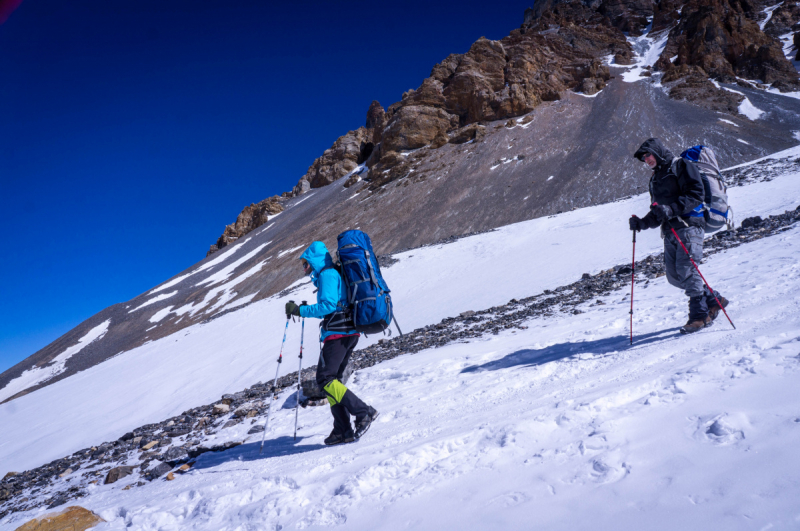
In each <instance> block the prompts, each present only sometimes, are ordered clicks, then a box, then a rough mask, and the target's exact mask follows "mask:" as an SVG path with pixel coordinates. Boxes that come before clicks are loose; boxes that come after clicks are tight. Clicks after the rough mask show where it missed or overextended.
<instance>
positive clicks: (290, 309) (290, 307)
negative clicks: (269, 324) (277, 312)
mask: <svg viewBox="0 0 800 531" xmlns="http://www.w3.org/2000/svg"><path fill="white" fill-rule="evenodd" d="M293 315H296V316H297V317H300V306H298V305H296V304H295V303H294V301H289V302H287V303H286V318H287V319H288V318H289V317H291V316H293Z"/></svg>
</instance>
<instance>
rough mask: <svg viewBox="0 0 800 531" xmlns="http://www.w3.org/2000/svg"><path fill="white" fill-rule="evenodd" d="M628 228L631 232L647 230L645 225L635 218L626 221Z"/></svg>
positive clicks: (641, 220) (642, 221)
mask: <svg viewBox="0 0 800 531" xmlns="http://www.w3.org/2000/svg"><path fill="white" fill-rule="evenodd" d="M628 226H629V227H630V228H631V230H638V231H643V230H644V229H646V228H647V223H645V222H644V220H643V219H641V218H639V217H637V216H631V219H629V220H628Z"/></svg>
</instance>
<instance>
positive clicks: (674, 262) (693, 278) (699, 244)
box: [664, 227, 705, 297]
mask: <svg viewBox="0 0 800 531" xmlns="http://www.w3.org/2000/svg"><path fill="white" fill-rule="evenodd" d="M675 232H677V233H678V236H679V237H680V239H681V241H682V242H683V245H685V246H686V249H687V250H688V251H689V253H690V254H691V255H692V258H693V259H694V261H695V263H696V264H699V263H700V260H702V259H703V235H704V234H705V231H704V230H703V229H702V228H701V227H684V228H682V229H676V230H675ZM664 265H665V266H666V268H667V282H669V283H670V284H672V285H673V286H675V287H676V288H680V289H682V290H683V291H684V292H685V293H686V295H688V296H689V297H699V296H700V295H703V294H704V289H703V288H704V287H705V285H704V283H703V279H702V278H700V275H699V274H698V273H697V270H696V269H695V268H694V266H693V265H692V262H691V261H690V260H689V257H688V256H686V251H684V250H683V247H681V244H680V243H678V241H677V240H676V239H675V235H674V234H672V231H668V232H666V234H665V235H664Z"/></svg>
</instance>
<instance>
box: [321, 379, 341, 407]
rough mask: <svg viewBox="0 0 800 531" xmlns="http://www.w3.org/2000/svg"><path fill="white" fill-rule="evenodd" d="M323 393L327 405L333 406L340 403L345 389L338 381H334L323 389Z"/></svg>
mask: <svg viewBox="0 0 800 531" xmlns="http://www.w3.org/2000/svg"><path fill="white" fill-rule="evenodd" d="M323 389H324V390H325V393H326V394H327V395H328V403H329V404H330V405H332V406H335V405H336V404H338V403H339V402H341V401H342V397H344V394H345V393H346V392H347V387H345V386H344V384H343V383H342V382H340V381H339V380H334V381H332V382H331V383H329V384H328V385H326V386H325V387H324V388H323Z"/></svg>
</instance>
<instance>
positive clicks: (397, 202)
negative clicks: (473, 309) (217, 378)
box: [0, 2, 800, 401]
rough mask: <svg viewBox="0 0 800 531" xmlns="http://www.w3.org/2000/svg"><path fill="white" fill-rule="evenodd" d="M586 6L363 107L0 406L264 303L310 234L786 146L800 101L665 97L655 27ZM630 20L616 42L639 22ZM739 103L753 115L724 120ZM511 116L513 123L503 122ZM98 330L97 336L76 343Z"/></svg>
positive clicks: (396, 223) (545, 205) (556, 201)
mask: <svg viewBox="0 0 800 531" xmlns="http://www.w3.org/2000/svg"><path fill="white" fill-rule="evenodd" d="M537 5H538V4H537ZM602 5H606V8H604V9H606V13H612V11H613V10H611V7H612V6H611V4H602V3H599V4H597V5H596V6H595V8H597V9H595V8H592V7H591V6H590V5H584V4H582V3H580V2H571V3H566V4H565V3H562V4H556V5H555V7H553V8H552V9H550V10H549V11H545V12H544V14H543V15H541V16H540V17H539V18H535V17H533V15H530V13H529V14H528V15H526V22H525V23H524V24H523V26H522V27H520V28H518V29H516V30H514V31H512V32H511V35H509V36H508V37H507V38H505V39H501V40H500V41H490V40H488V39H480V40H479V41H477V42H476V43H475V44H474V45H473V46H472V47H471V48H470V50H469V51H468V52H467V53H465V54H457V55H451V56H449V57H448V58H446V59H445V60H444V61H442V63H440V64H439V65H436V66H435V67H434V69H433V71H432V73H431V76H430V77H429V78H427V79H426V80H424V81H423V83H422V85H421V86H420V87H419V88H418V89H416V90H413V91H408V92H407V93H406V94H405V95H404V97H403V98H402V100H401V101H399V102H397V103H395V104H393V105H390V106H389V107H388V108H387V109H384V108H383V107H382V106H381V105H380V104H378V103H377V102H373V104H372V105H370V107H369V109H368V112H367V119H366V122H365V126H364V127H362V128H360V129H357V130H355V131H352V132H350V133H348V134H347V135H344V137H342V138H340V139H339V140H337V143H336V144H335V146H334V147H332V148H331V149H330V150H328V151H326V154H324V155H323V157H320V159H318V160H317V161H315V163H314V164H313V165H312V166H311V168H310V169H309V172H308V173H307V174H306V176H304V178H303V179H301V180H300V182H299V183H298V185H297V186H296V187H295V189H294V190H293V191H292V192H286V193H284V194H282V196H280V197H277V196H275V197H272V198H269V199H266V200H264V201H262V202H259V203H255V204H252V205H250V206H249V207H247V208H246V209H245V210H244V211H243V212H242V214H240V216H239V218H238V219H237V221H236V223H234V224H232V225H230V226H229V227H228V228H226V229H225V233H224V234H223V235H222V237H221V238H220V239H219V240H218V242H217V244H216V246H217V248H218V249H219V250H218V251H217V252H215V253H214V254H213V255H211V256H207V257H206V258H205V259H204V260H203V261H201V262H199V263H198V264H195V265H194V266H192V267H191V268H189V269H187V270H186V271H183V272H181V273H179V274H177V275H175V276H174V277H173V278H171V279H169V280H167V281H165V282H164V283H162V284H161V285H159V286H157V287H155V288H153V289H152V290H149V291H148V292H146V293H143V294H141V295H140V296H138V297H136V298H134V299H132V300H131V301H128V302H125V303H120V304H116V305H114V306H111V307H109V308H107V309H105V310H103V311H101V312H99V313H98V314H96V315H95V316H92V317H91V318H89V319H87V320H86V321H85V322H84V323H81V324H80V325H79V326H78V327H76V328H75V329H73V330H71V331H70V332H68V333H67V334H65V335H64V336H63V337H61V338H59V339H58V340H57V341H55V342H53V343H52V344H50V345H48V346H47V347H45V348H43V349H41V350H40V351H39V352H37V353H35V354H34V355H32V356H31V357H29V358H27V359H26V360H23V361H22V362H20V363H19V364H17V365H16V366H14V367H12V368H11V369H9V370H7V371H5V372H4V373H3V374H0V401H4V400H11V399H13V398H14V397H18V396H22V395H24V394H26V393H30V392H33V391H35V390H36V389H39V388H41V387H43V386H46V385H50V384H52V383H55V382H57V381H59V380H61V379H63V378H68V377H70V376H71V375H73V374H75V373H77V372H80V371H82V370H85V369H87V368H89V367H92V366H94V365H97V364H98V363H102V362H103V361H105V360H107V359H109V358H111V357H113V356H115V355H117V354H118V353H121V352H125V351H128V350H131V349H133V348H136V347H138V346H140V345H143V344H145V343H148V342H151V341H156V340H158V339H161V338H165V337H167V336H169V335H171V334H174V333H175V332H177V331H179V330H182V329H184V328H185V327H187V326H191V325H192V324H197V323H201V322H204V321H207V320H209V319H213V318H214V317H215V316H218V315H220V314H221V313H223V312H233V311H236V310H238V309H240V308H242V307H243V306H245V305H247V304H250V303H252V302H256V301H259V300H262V299H265V298H268V297H273V296H280V294H281V293H282V292H283V291H284V290H286V289H287V287H288V286H291V285H293V284H294V283H296V282H298V281H299V280H300V279H301V272H300V270H299V268H297V267H296V264H295V262H296V258H297V255H298V254H299V253H300V252H301V251H302V249H303V247H304V246H306V245H308V244H309V243H310V242H311V241H314V240H321V241H324V242H326V243H327V244H328V246H329V248H331V249H335V247H336V235H337V234H338V233H340V232H341V231H343V230H347V229H352V228H361V229H362V230H365V231H367V232H369V234H370V235H371V237H372V239H373V242H374V244H375V246H376V252H378V254H382V255H384V254H392V253H395V252H397V251H398V250H400V249H409V248H415V247H419V246H422V245H427V244H431V243H432V242H437V241H441V240H443V239H448V238H451V237H459V236H461V235H464V234H469V233H475V232H481V231H486V230H491V229H493V228H496V227H500V226H504V225H508V224H511V223H515V222H518V221H523V220H527V219H533V218H536V217H541V216H549V215H554V214H557V213H558V212H560V211H567V210H572V209H575V208H580V207H583V206H589V205H596V204H600V203H608V202H610V201H614V200H615V199H619V198H621V197H625V196H628V195H631V194H634V193H640V192H643V191H644V190H645V187H646V182H647V176H648V172H647V170H646V168H644V167H643V165H642V164H641V163H639V162H638V161H636V160H634V159H633V158H632V156H631V155H632V153H633V151H634V150H635V149H636V147H638V145H639V144H640V143H641V141H642V140H643V139H644V138H648V137H651V136H657V137H659V138H661V139H662V140H663V141H664V142H665V143H666V144H667V145H668V146H670V147H671V148H673V149H675V150H677V151H679V150H680V149H682V148H683V147H688V146H690V145H694V144H697V143H703V144H705V145H710V146H713V147H714V148H715V150H716V151H717V155H718V157H719V159H720V161H721V163H722V165H723V166H729V165H733V164H737V163H740V162H744V161H747V160H752V159H755V158H758V157H760V156H763V155H765V154H767V153H773V152H776V151H780V150H782V149H786V148H788V147H790V146H792V145H794V144H796V142H797V140H796V136H795V135H797V134H798V133H796V132H797V131H800V100H798V99H796V98H792V97H787V96H785V95H782V94H780V93H773V92H769V91H768V89H767V86H766V85H763V84H762V86H763V87H764V88H759V86H758V85H757V84H755V83H753V82H748V81H743V80H741V79H737V80H736V82H735V83H725V82H723V81H717V80H713V82H712V81H709V79H708V78H702V79H701V80H700V81H701V83H699V85H698V88H697V92H698V93H701V94H700V96H701V98H700V99H699V100H691V99H690V98H689V97H686V98H685V99H686V100H687V101H684V97H683V95H681V97H677V98H676V96H675V94H673V90H674V88H675V86H676V85H680V84H681V83H686V82H687V80H688V77H687V78H686V79H684V81H681V78H677V79H675V80H674V81H665V79H668V78H667V75H668V73H669V72H663V71H659V70H657V69H656V66H655V63H656V62H657V61H658V60H659V57H660V56H661V57H663V56H664V54H665V53H668V52H664V51H663V50H661V49H660V48H659V46H660V45H663V46H664V47H665V49H666V46H667V45H668V43H667V41H668V39H669V37H668V33H657V34H652V28H651V29H650V30H648V32H647V33H645V30H646V29H647V27H648V26H649V22H648V25H645V26H644V27H641V28H640V31H641V32H642V35H641V36H639V37H633V36H632V34H629V35H627V36H626V35H625V34H624V33H623V32H622V30H621V29H620V27H617V26H615V25H614V24H617V23H618V24H620V25H621V27H625V25H624V24H623V22H617V23H613V21H612V19H611V18H609V17H608V16H605V15H602V14H601V13H599V12H598V9H599V8H598V7H597V6H602ZM626 5H628V4H626ZM630 5H636V4H635V3H633V4H630ZM783 5H785V4H782V5H781V6H778V7H776V8H775V9H773V11H772V18H776V17H777V20H779V21H780V24H782V25H781V26H779V25H777V24H778V23H777V22H776V23H775V24H776V25H775V29H774V31H778V32H779V31H783V30H782V29H780V28H784V29H785V28H786V27H788V26H786V24H788V23H789V22H791V20H792V18H791V17H792V16H793V15H792V11H791V10H789V11H785V12H784V11H783V10H781V7H782V6H783ZM614 9H616V8H614ZM620 9H622V8H621V7H620ZM626 9H627V8H626ZM569 10H574V11H575V12H576V13H577V14H576V15H569V16H573V17H578V18H574V20H573V19H570V18H569V16H568V14H569V13H571V11H569ZM750 11H753V9H751V10H750ZM622 12H625V11H624V10H623V11H622ZM785 13H788V14H785ZM681 14H682V15H686V14H687V11H686V9H683V11H681ZM615 16H616V15H615ZM619 16H622V15H619ZM619 16H617V18H619ZM647 16H650V15H647ZM647 16H645V18H644V20H645V21H647ZM652 16H653V17H655V14H654V15H652ZM765 16H766V15H765ZM530 17H533V18H530ZM580 17H583V18H580ZM617 18H615V19H613V20H617ZM623 18H624V17H623ZM620 20H622V19H620ZM628 20H629V22H627V23H626V24H628V26H629V27H630V28H629V30H630V31H631V32H633V31H634V29H635V28H639V27H640V25H641V24H640V22H641V20H640V18H636V17H630V16H629V17H628ZM637 20H638V21H639V22H637ZM659 20H660V19H659ZM756 20H757V18H756ZM576 21H577V22H576ZM656 22H657V20H655V19H654V22H653V25H654V26H655V25H656ZM761 22H764V21H763V20H762V21H761ZM771 24H772V19H770V20H767V21H766V23H765V30H768V29H769V28H771V27H772V26H771ZM792 24H794V23H792ZM631 28H633V29H631ZM662 31H667V27H666V26H665V29H663V30H662ZM659 43H661V44H659ZM659 50H661V51H659ZM669 53H671V52H669ZM623 63H631V64H623ZM671 64H672V63H671ZM676 68H677V67H676ZM670 79H671V78H670ZM715 83H716V84H715ZM553 87H557V88H558V90H556V91H553V90H552V88H553ZM709 87H710V88H709ZM692 90H694V89H691V88H690V89H688V91H689V92H691V91H692ZM771 90H775V89H771ZM587 92H589V93H591V94H588V93H587ZM592 92H593V93H592ZM776 92H777V90H776ZM745 99H746V101H747V102H748V103H749V104H750V105H751V107H753V108H755V109H757V111H758V112H759V113H760V114H759V115H758V118H754V119H751V118H749V117H747V116H745V115H743V114H741V113H740V112H739V111H740V108H741V105H742V103H741V102H744V101H745ZM698 101H700V102H701V103H702V102H711V103H713V105H712V104H702V105H700V104H698V103H697V102H698ZM715 105H719V106H720V108H717V107H715ZM516 113H523V114H520V115H518V116H513V117H509V116H511V115H515V114H516ZM721 113H722V114H721ZM348 168H349V170H348ZM324 183H328V184H327V185H323V184H324ZM276 215H277V217H276ZM103 326H105V327H107V328H106V329H104V330H105V331H104V332H103V334H102V336H101V337H96V338H95V339H93V340H92V341H88V340H87V342H86V343H83V342H82V339H84V338H87V337H95V336H90V335H89V334H90V332H91V331H93V330H99V328H98V327H100V328H102V327H103ZM76 349H77V351H76ZM65 353H71V354H70V355H69V357H68V359H66V360H62V361H61V362H58V363H60V365H58V364H57V363H56V360H59V359H61V358H59V356H62V357H63V355H65Z"/></svg>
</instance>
